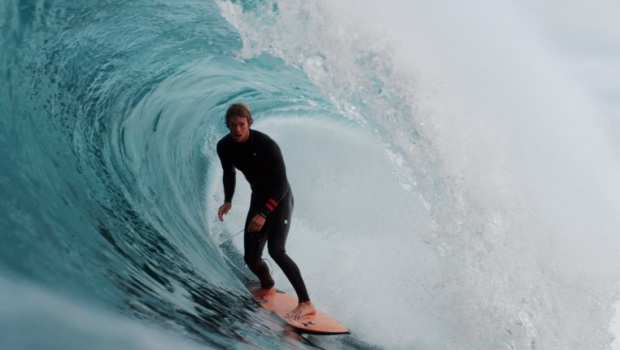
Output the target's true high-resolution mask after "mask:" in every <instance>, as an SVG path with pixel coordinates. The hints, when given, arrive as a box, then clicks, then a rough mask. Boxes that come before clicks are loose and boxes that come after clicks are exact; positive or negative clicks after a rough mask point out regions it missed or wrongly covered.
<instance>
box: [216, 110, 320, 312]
mask: <svg viewBox="0 0 620 350" xmlns="http://www.w3.org/2000/svg"><path fill="white" fill-rule="evenodd" d="M225 121H226V127H227V128H228V130H230V134H228V135H226V136H224V137H223V138H222V139H221V140H220V141H219V142H218V143H217V154H218V156H219V157H220V161H221V162H222V169H223V170H224V197H225V198H224V204H223V205H222V206H221V207H220V208H219V210H218V217H219V219H220V221H224V215H225V214H227V213H228V212H229V211H230V209H231V208H232V204H231V201H232V197H233V194H234V192H235V183H236V175H235V174H236V172H235V168H237V169H239V170H241V172H242V173H243V175H244V176H245V178H246V180H247V181H248V182H249V183H250V186H251V188H252V199H251V202H250V210H249V211H248V216H247V218H246V221H245V228H244V230H245V232H244V236H243V238H244V250H245V253H244V259H245V263H246V264H247V265H248V267H249V268H250V270H251V271H252V272H253V273H254V274H255V275H256V277H258V279H259V280H260V284H261V293H263V295H268V294H271V293H275V282H274V281H273V279H272V278H271V275H270V274H269V268H268V267H267V264H266V263H265V262H264V261H263V259H262V254H263V249H264V248H265V243H267V246H268V250H269V255H270V256H271V257H272V258H273V260H274V261H275V262H276V264H278V266H280V268H281V269H282V272H284V274H285V275H286V277H287V278H288V280H289V281H290V282H291V285H292V286H293V288H294V289H295V292H296V293H297V298H298V300H299V303H298V305H297V307H296V308H294V309H293V310H292V311H290V312H289V313H288V314H287V315H286V317H287V318H290V319H297V318H301V317H303V316H306V315H312V314H314V313H316V310H315V308H314V306H313V305H312V302H311V301H310V297H309V296H308V292H307V290H306V286H305V284H304V280H303V279H302V277H301V272H300V271H299V268H298V267H297V264H295V262H294V261H293V260H292V259H291V258H290V257H289V256H288V255H287V254H286V250H285V248H284V246H285V245H286V238H287V236H288V230H289V226H290V223H291V214H292V213H293V203H294V201H293V193H292V192H291V188H290V185H289V183H288V179H287V177H286V169H285V166H284V159H283V158H282V152H281V151H280V148H279V147H278V145H277V144H276V142H275V141H273V140H272V139H271V138H270V137H269V136H267V135H265V134H263V133H261V132H259V131H256V130H251V129H250V126H252V114H251V113H250V109H249V108H248V107H247V106H246V105H244V104H242V103H235V104H233V105H231V106H230V107H229V108H228V111H226V120H225Z"/></svg>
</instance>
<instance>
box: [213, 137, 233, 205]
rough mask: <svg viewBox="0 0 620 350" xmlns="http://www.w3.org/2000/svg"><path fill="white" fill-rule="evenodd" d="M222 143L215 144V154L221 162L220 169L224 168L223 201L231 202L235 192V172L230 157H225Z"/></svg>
mask: <svg viewBox="0 0 620 350" xmlns="http://www.w3.org/2000/svg"><path fill="white" fill-rule="evenodd" d="M223 147H224V146H223V145H222V143H218V144H217V155H218V156H219V157H220V162H221V163H222V170H224V176H223V181H224V202H225V203H226V202H232V198H233V195H234V194H235V185H236V183H237V182H236V178H237V173H236V171H235V167H234V166H233V164H232V162H231V161H230V159H229V158H228V157H227V155H226V154H225V152H224V150H223Z"/></svg>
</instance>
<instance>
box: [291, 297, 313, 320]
mask: <svg viewBox="0 0 620 350" xmlns="http://www.w3.org/2000/svg"><path fill="white" fill-rule="evenodd" d="M315 313H316V309H315V308H314V305H312V302H311V301H304V302H301V303H299V304H297V307H296V308H294V309H293V310H291V312H289V313H288V314H286V319H289V320H296V319H299V318H302V317H304V316H308V315H314V314H315Z"/></svg>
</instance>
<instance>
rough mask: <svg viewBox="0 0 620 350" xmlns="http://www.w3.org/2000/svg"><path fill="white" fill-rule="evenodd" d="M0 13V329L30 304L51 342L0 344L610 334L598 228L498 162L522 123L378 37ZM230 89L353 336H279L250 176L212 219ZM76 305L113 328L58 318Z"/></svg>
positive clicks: (230, 10)
mask: <svg viewBox="0 0 620 350" xmlns="http://www.w3.org/2000/svg"><path fill="white" fill-rule="evenodd" d="M0 6H1V7H0V27H1V31H2V41H1V51H2V53H0V64H1V68H0V73H1V75H2V77H3V83H2V85H1V86H0V89H1V93H0V99H1V101H2V102H1V103H0V106H1V111H2V115H3V117H2V118H1V119H0V155H1V157H0V163H1V167H0V169H1V170H0V193H1V194H2V196H1V198H2V200H1V201H0V207H1V208H2V209H1V210H0V232H1V233H0V240H1V241H2V244H1V245H0V271H1V272H0V284H1V285H2V286H3V290H6V291H7V292H6V293H3V299H1V300H0V307H2V309H3V310H4V311H6V312H2V313H1V314H2V315H3V316H2V317H0V325H2V327H0V328H3V329H14V328H9V327H4V326H6V325H9V324H20V325H21V324H28V323H29V322H31V321H33V320H39V321H40V322H42V324H44V325H46V326H45V328H44V329H45V331H44V332H45V334H46V336H47V337H48V340H28V339H29V336H28V335H29V334H30V335H32V334H34V333H33V332H35V330H34V329H30V330H26V331H24V333H23V337H20V336H14V335H12V336H11V337H9V336H8V334H9V333H8V331H6V332H5V333H4V334H3V333H2V331H0V339H3V340H0V345H3V346H7V347H9V346H10V348H23V349H30V348H40V347H43V346H49V347H54V346H55V347H57V348H67V347H69V346H70V345H69V343H68V342H63V341H58V342H54V341H52V340H50V339H54V338H57V339H58V338H60V337H61V336H71V335H75V334H80V335H81V336H82V337H83V338H85V339H87V340H90V341H91V342H93V341H96V340H97V339H101V338H107V337H111V336H112V335H113V334H117V333H119V332H120V333H121V334H124V335H122V337H123V338H122V339H123V340H122V341H121V342H120V344H121V345H119V346H121V347H122V348H126V349H141V348H146V347H149V348H152V347H151V346H152V345H148V344H147V345H144V344H145V343H139V342H134V343H132V340H131V339H132V338H131V335H127V333H123V331H122V330H121V328H118V327H116V326H112V325H113V324H114V323H116V322H121V323H123V324H125V323H124V322H128V323H127V328H130V329H133V328H135V329H136V334H143V332H145V334H149V337H150V336H153V337H156V338H157V339H160V338H161V339H162V340H161V342H162V343H166V342H171V343H174V344H177V345H178V346H181V347H183V348H185V347H187V348H192V347H215V348H242V347H245V346H248V345H247V344H252V346H256V347H260V348H270V349H276V348H277V349H280V348H282V349H284V348H291V347H292V348H305V347H311V346H313V344H314V346H319V347H328V348H341V349H346V348H356V349H364V348H374V347H375V346H378V347H385V348H407V349H409V348H416V349H427V348H432V349H438V348H446V349H454V348H459V349H497V348H502V347H508V348H519V349H530V348H531V349H534V348H566V349H568V348H584V347H590V346H591V347H603V346H605V344H609V342H610V335H609V334H607V332H606V326H607V324H608V319H609V317H610V312H609V310H608V306H609V305H611V303H613V300H614V298H613V290H614V283H615V282H614V281H615V279H614V278H613V277H611V276H613V274H612V273H611V272H610V271H611V269H612V268H611V267H610V266H613V258H611V256H613V252H611V250H612V249H609V250H607V249H606V250H604V251H599V252H600V254H598V255H596V254H595V253H594V252H597V249H599V248H600V245H599V243H597V242H593V241H595V240H596V239H593V240H592V241H590V240H587V239H586V240H584V239H583V238H582V234H583V232H584V231H587V230H588V229H589V228H591V229H601V228H602V227H607V226H610V225H611V226H610V227H613V220H609V219H608V218H607V216H606V215H607V214H606V213H605V212H604V211H599V212H598V214H600V215H598V214H597V215H594V216H592V215H585V216H587V218H586V219H583V220H582V221H578V222H577V224H578V225H581V226H580V227H579V230H576V231H575V232H572V231H571V232H570V234H571V237H573V238H575V237H577V238H575V239H564V238H562V237H561V235H559V234H558V232H560V231H561V227H560V228H558V226H557V225H555V222H556V221H555V218H554V216H562V215H565V214H566V213H567V211H562V210H563V209H558V210H555V211H553V210H551V211H544V210H541V209H540V205H538V204H537V203H538V202H536V200H535V198H534V199H533V197H532V196H531V194H530V192H528V191H529V189H531V188H537V187H536V186H539V185H540V184H542V185H544V186H546V187H543V189H542V191H543V192H544V193H545V194H552V195H554V197H553V201H552V202H553V203H555V202H557V201H563V200H565V199H566V197H565V196H563V195H561V194H559V193H561V192H558V191H556V189H557V188H555V187H553V186H551V185H552V184H550V183H549V181H547V182H544V181H543V182H532V181H530V182H528V181H529V179H530V178H529V177H528V176H531V175H532V174H534V175H535V174H536V172H532V173H525V174H523V173H520V172H518V171H513V168H515V167H517V168H518V166H519V165H520V164H521V163H520V162H519V161H518V159H517V158H516V157H515V156H514V154H512V153H511V151H510V150H511V149H512V148H511V147H513V144H511V141H510V140H511V139H515V138H518V137H520V134H517V133H513V132H511V129H510V128H504V127H503V126H502V125H503V124H502V123H488V119H484V118H476V117H475V113H474V114H472V115H468V116H466V118H465V119H461V120H457V119H451V117H450V116H448V117H446V115H445V113H443V114H442V111H441V108H437V106H433V105H431V104H429V103H428V102H425V101H427V100H428V96H427V93H428V91H430V90H433V89H435V88H436V86H434V85H433V84H431V85H433V86H429V85H428V82H427V81H426V80H423V79H422V78H421V77H420V76H418V75H416V74H418V73H417V72H416V71H414V70H413V69H411V70H406V69H405V70H403V68H402V67H401V66H399V64H398V62H397V57H396V56H395V52H397V48H396V46H397V44H395V43H393V42H391V41H390V40H389V38H386V36H385V34H384V33H382V32H372V31H371V30H364V29H360V28H359V27H351V26H349V25H347V24H343V23H341V22H339V21H338V20H337V17H336V13H335V12H334V11H332V10H330V9H329V7H328V6H326V5H325V4H322V3H320V2H313V1H311V2H301V1H286V2H280V1H232V2H225V1H216V2H203V1H183V2H178V3H174V4H171V3H168V2H131V3H126V2H120V1H105V2H101V1H99V2H83V3H80V4H73V3H69V2H64V1H43V0H42V1H16V0H7V1H5V2H3V3H2V4H1V5H0ZM238 101H242V102H244V103H246V104H248V105H249V106H250V108H251V109H252V112H253V115H254V118H255V120H256V124H255V125H254V127H255V128H257V129H258V130H262V131H265V132H266V133H268V134H269V135H270V136H272V137H273V138H274V139H275V140H276V141H277V142H278V143H279V144H280V146H281V147H282V150H283V154H284V157H285V160H286V163H287V170H288V172H289V178H290V182H291V186H292V188H293V191H294V192H295V196H296V205H297V206H296V209H295V214H294V216H293V220H292V221H293V227H292V230H291V235H290V239H289V243H288V245H287V247H288V250H289V253H290V254H291V256H293V258H294V259H295V260H296V261H297V262H298V264H299V265H300V267H301V270H302V273H303V274H304V278H305V279H306V283H307V285H308V286H309V291H310V294H311V296H312V298H313V300H314V301H315V303H316V304H317V305H319V307H320V308H321V309H322V310H324V311H327V312H328V313H330V314H331V315H333V316H335V317H336V318H337V319H339V320H341V321H342V322H343V323H345V324H347V325H348V326H349V327H350V328H351V329H352V330H353V332H354V335H353V336H346V337H335V338H331V340H325V339H317V338H316V337H306V338H299V337H295V336H292V335H289V334H286V333H284V332H283V328H282V326H281V325H280V324H279V323H278V322H277V320H274V319H273V318H272V317H270V316H269V315H267V314H265V313H264V312H261V311H260V309H258V308H257V307H256V305H254V303H253V301H252V299H251V298H250V296H249V295H248V293H247V291H246V290H245V288H244V287H243V284H242V281H243V280H244V278H248V276H249V274H248V273H247V270H246V269H245V268H244V266H243V263H242V262H241V259H240V255H239V254H240V251H241V239H242V238H241V237H240V236H239V235H237V233H238V232H239V231H240V230H241V229H242V228H241V227H240V225H241V223H242V222H243V217H244V215H245V208H246V207H247V203H248V197H249V188H248V187H247V185H245V184H243V183H241V184H239V188H238V189H237V192H238V193H237V195H236V196H235V203H234V209H233V211H232V212H231V214H230V215H229V216H228V217H227V220H226V221H225V222H224V223H223V224H222V223H220V222H219V221H218V220H216V218H215V215H214V213H215V211H216V208H217V207H218V205H219V203H220V202H221V201H222V195H223V193H222V188H221V170H220V167H219V162H218V159H217V157H216V155H215V153H214V145H215V143H216V142H217V140H219V138H221V137H222V136H223V135H225V134H226V132H227V130H226V128H225V127H224V123H223V115H224V112H225V110H226V109H227V108H228V106H229V105H230V104H231V103H233V102H238ZM434 101H435V100H434ZM440 107H442V108H445V109H446V110H448V109H450V108H452V106H448V105H440ZM485 118H486V117H485ZM489 125H491V126H490V127H489ZM588 125H590V124H588ZM485 127H487V129H485ZM554 127H556V129H558V130H560V134H562V135H569V134H570V132H566V131H562V130H565V129H562V127H561V126H560V125H557V124H554ZM480 130H485V132H483V133H480ZM495 132H497V134H496V133H495ZM589 135H590V134H586V136H587V137H590V136H589ZM476 136H481V137H480V138H479V139H476ZM503 136H507V137H506V138H502V137H503ZM539 144H542V145H549V144H551V143H550V141H544V140H543V141H540V143H539ZM489 145H492V146H491V148H489ZM463 146H464V147H463ZM459 147H461V148H460V149H458V150H457V148H459ZM589 149H596V148H593V147H591V148H589ZM555 155H556V154H555V153H553V152H552V151H549V152H547V153H545V156H544V157H541V158H540V159H543V160H544V159H547V158H545V157H553V156H555ZM540 159H537V160H540ZM579 159H580V158H579ZM602 161H604V159H603V160H602ZM562 162H564V163H561V165H563V164H569V163H570V162H572V160H571V158H570V157H569V160H568V161H566V160H562ZM570 164H572V163H570ZM595 165H596V164H595ZM597 166H598V165H597ZM562 169H574V168H571V167H570V166H567V167H562ZM597 169H598V168H597ZM575 172H576V173H579V171H577V170H575ZM523 183H526V185H531V184H533V183H535V184H536V186H529V187H528V186H523ZM572 184H573V183H572V182H567V183H566V184H561V186H560V187H559V189H560V191H561V190H562V189H567V188H568V187H569V186H571V185H572ZM594 187H595V186H591V187H588V189H587V190H584V191H585V192H588V191H590V190H591V189H592V188H594ZM584 198H585V197H584ZM587 198H591V197H587ZM597 208H598V207H597ZM610 208H615V204H614V203H611V204H610ZM584 214H587V213H584ZM549 217H551V219H549ZM597 217H598V218H602V221H601V223H597V224H595V225H592V222H593V221H592V219H591V218H597ZM606 225H607V226H606ZM605 232H608V231H605ZM596 237H597V239H599V238H600V239H601V240H603V241H605V242H610V241H606V239H607V238H606V237H607V236H605V235H603V234H601V235H597V236H596ZM583 242H585V243H586V244H585V245H582V246H579V248H576V247H575V244H577V243H583ZM609 246H610V247H611V246H613V244H610V245H609ZM595 258H596V259H595ZM273 269H274V271H273V274H274V278H275V280H276V283H277V284H278V285H279V286H281V288H282V289H284V290H287V291H291V292H292V289H291V287H290V285H288V281H287V280H286V278H285V277H284V276H283V275H282V273H281V272H280V271H279V270H278V269H277V267H276V266H274V267H273ZM593 272H596V273H593ZM38 300H49V301H46V302H45V303H41V302H40V301H38ZM16 302H17V303H22V304H24V305H27V306H25V307H24V309H18V308H16V307H15V306H13V304H14V303H16ZM49 303H57V304H58V305H61V306H59V307H58V308H55V307H48V306H46V305H47V304H49ZM71 305H74V307H75V308H76V309H75V310H72V312H70V313H69V314H68V316H59V315H60V312H61V311H60V310H65V309H67V308H71V307H72V306H71ZM101 310H105V311H103V314H104V316H103V318H95V317H96V316H94V315H95V314H98V313H99V312H102V311H101ZM118 314H121V315H124V316H128V318H129V320H127V318H124V317H121V318H120V320H119V315H118ZM584 314H585V315H586V316H585V317H584V316H583V315H584ZM86 317H93V319H96V320H98V321H97V322H99V323H100V322H102V323H104V324H108V325H110V326H109V327H108V326H105V327H102V328H100V327H99V326H97V325H96V323H93V324H92V325H85V326H84V327H83V328H80V329H77V330H76V327H75V322H76V320H78V319H81V318H86ZM93 322H94V321H93ZM141 323H144V324H147V325H151V326H155V327H156V328H155V329H154V330H153V329H144V328H142V327H143V326H142V325H141ZM152 332H154V333H152ZM167 333H172V334H174V335H175V336H176V337H174V338H168V334H167ZM151 334H153V335H151ZM154 334H157V335H154ZM140 337H143V336H142V335H136V336H135V338H134V339H142V338H140ZM106 344H108V343H106ZM109 344H112V343H109ZM114 344H116V343H114Z"/></svg>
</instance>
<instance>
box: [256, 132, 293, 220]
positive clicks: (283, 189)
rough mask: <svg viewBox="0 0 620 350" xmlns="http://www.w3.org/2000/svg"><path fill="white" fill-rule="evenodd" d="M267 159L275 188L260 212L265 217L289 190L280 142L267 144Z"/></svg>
mask: <svg viewBox="0 0 620 350" xmlns="http://www.w3.org/2000/svg"><path fill="white" fill-rule="evenodd" d="M270 141H271V140H270ZM265 161H266V163H267V164H266V165H267V169H269V171H268V173H269V177H270V180H271V183H272V184H273V190H272V192H271V195H270V196H269V199H267V203H265V205H263V207H262V208H261V210H260V212H259V214H260V215H261V216H262V217H264V218H266V217H267V215H269V214H270V213H271V212H272V211H274V209H275V208H276V207H277V206H278V204H279V203H280V201H282V198H284V196H285V195H286V193H287V192H288V190H289V184H288V180H287V178H286V168H285V166H284V158H283V157H282V151H280V147H278V144H277V143H275V142H274V141H271V142H268V143H267V145H266V149H265Z"/></svg>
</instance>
